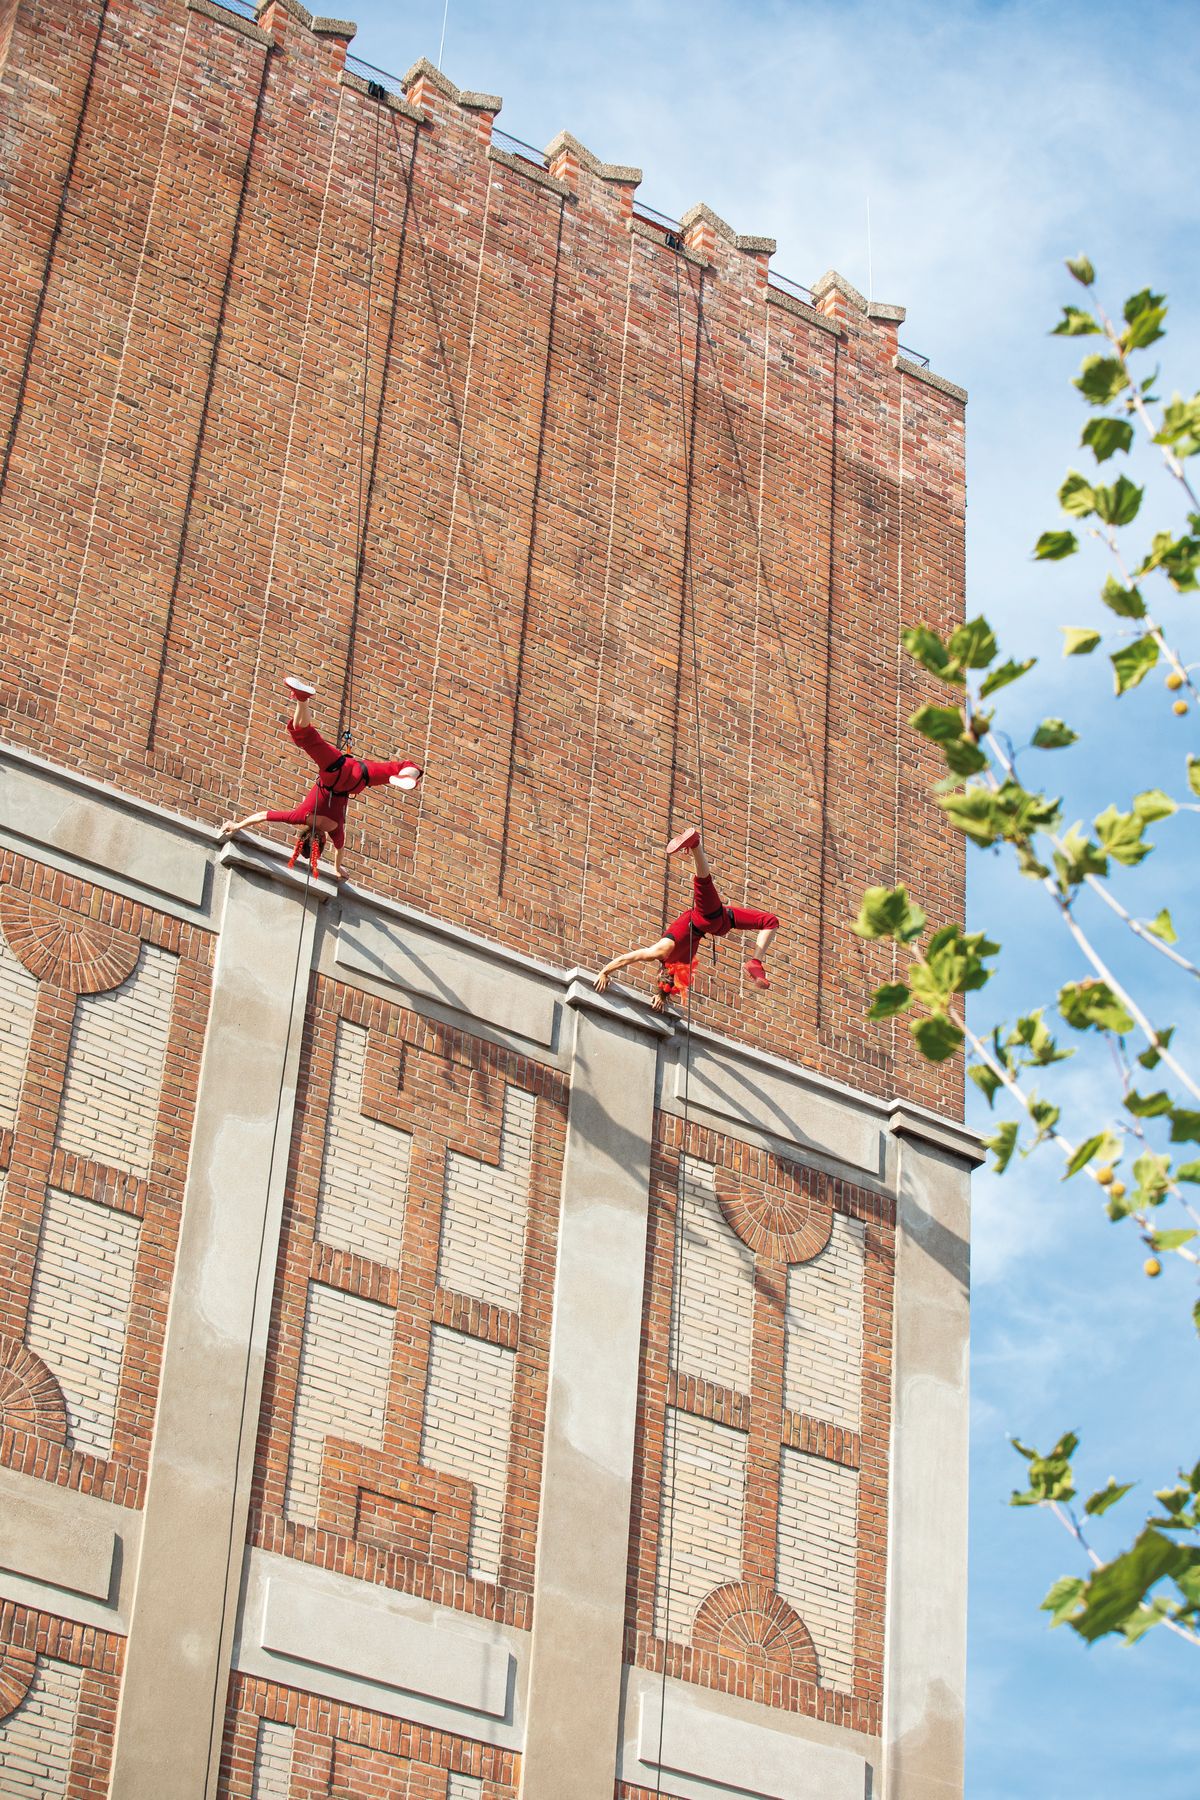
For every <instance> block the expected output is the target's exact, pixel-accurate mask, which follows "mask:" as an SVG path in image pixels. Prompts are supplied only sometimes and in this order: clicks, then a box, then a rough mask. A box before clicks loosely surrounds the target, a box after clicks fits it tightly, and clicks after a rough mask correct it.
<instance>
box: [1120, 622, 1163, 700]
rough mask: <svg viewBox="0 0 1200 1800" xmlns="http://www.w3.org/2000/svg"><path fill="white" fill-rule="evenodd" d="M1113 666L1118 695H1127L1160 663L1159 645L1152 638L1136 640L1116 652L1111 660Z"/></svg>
mask: <svg viewBox="0 0 1200 1800" xmlns="http://www.w3.org/2000/svg"><path fill="white" fill-rule="evenodd" d="M1109 661H1110V662H1111V663H1112V666H1113V686H1114V688H1115V691H1116V692H1117V693H1118V694H1126V693H1128V692H1129V689H1130V688H1135V687H1136V686H1137V684H1138V682H1139V681H1142V680H1143V679H1144V678H1145V677H1146V676H1147V675H1148V674H1149V673H1150V671H1151V669H1152V668H1153V667H1154V665H1155V663H1156V662H1157V661H1158V645H1157V644H1156V643H1155V641H1154V639H1153V638H1152V637H1150V636H1148V635H1147V636H1146V637H1140V638H1135V639H1134V641H1133V643H1132V644H1123V645H1122V646H1121V648H1120V649H1119V650H1114V651H1113V652H1112V655H1111V656H1110V658H1109Z"/></svg>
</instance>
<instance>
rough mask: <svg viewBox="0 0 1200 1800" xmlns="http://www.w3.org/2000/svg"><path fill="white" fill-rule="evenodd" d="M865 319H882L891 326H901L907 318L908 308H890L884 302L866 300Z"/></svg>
mask: <svg viewBox="0 0 1200 1800" xmlns="http://www.w3.org/2000/svg"><path fill="white" fill-rule="evenodd" d="M867 317H868V319H883V320H885V321H886V322H888V323H889V324H892V325H903V323H904V321H905V319H906V318H907V317H908V308H907V307H905V306H891V305H889V304H888V302H887V301H886V300H868V301H867Z"/></svg>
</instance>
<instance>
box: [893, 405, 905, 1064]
mask: <svg viewBox="0 0 1200 1800" xmlns="http://www.w3.org/2000/svg"><path fill="white" fill-rule="evenodd" d="M899 375H900V426H899V432H898V434H897V436H898V444H897V470H896V706H895V716H894V719H893V725H892V741H893V742H894V744H895V746H896V764H895V772H894V784H893V789H892V886H893V887H896V886H897V885H898V884H899V881H900V756H901V751H900V715H901V710H902V709H901V705H900V678H901V674H902V672H903V668H904V653H903V650H902V649H901V645H900V633H901V632H902V631H903V629H904V371H903V369H901V370H900V371H899ZM899 961H900V946H899V944H897V943H895V942H893V944H892V979H893V981H894V980H895V979H896V975H897V972H898V967H899ZM898 1035H899V1032H898V1021H897V1020H896V1019H895V1018H893V1020H892V1051H893V1053H894V1052H895V1049H896V1039H897V1037H898Z"/></svg>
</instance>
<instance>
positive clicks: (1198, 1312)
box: [1192, 1300, 1200, 1334]
mask: <svg viewBox="0 0 1200 1800" xmlns="http://www.w3.org/2000/svg"><path fill="white" fill-rule="evenodd" d="M1192 1324H1193V1325H1194V1326H1195V1327H1196V1331H1197V1334H1200V1300H1197V1302H1196V1304H1195V1306H1193V1308H1192Z"/></svg>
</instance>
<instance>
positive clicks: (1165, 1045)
mask: <svg viewBox="0 0 1200 1800" xmlns="http://www.w3.org/2000/svg"><path fill="white" fill-rule="evenodd" d="M1174 1035H1175V1027H1174V1026H1173V1025H1164V1026H1163V1028H1162V1030H1161V1031H1160V1032H1159V1033H1158V1046H1159V1047H1158V1048H1155V1046H1154V1045H1153V1044H1150V1045H1148V1046H1147V1048H1146V1049H1145V1050H1143V1051H1142V1052H1141V1054H1140V1056H1139V1057H1138V1061H1139V1062H1140V1063H1141V1065H1142V1067H1143V1069H1157V1067H1158V1065H1159V1063H1160V1062H1161V1061H1162V1055H1161V1051H1162V1050H1166V1049H1169V1048H1170V1043H1171V1039H1172V1038H1173V1037H1174Z"/></svg>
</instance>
